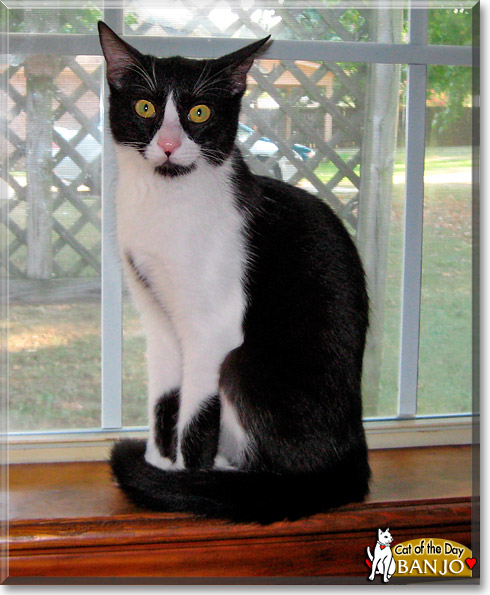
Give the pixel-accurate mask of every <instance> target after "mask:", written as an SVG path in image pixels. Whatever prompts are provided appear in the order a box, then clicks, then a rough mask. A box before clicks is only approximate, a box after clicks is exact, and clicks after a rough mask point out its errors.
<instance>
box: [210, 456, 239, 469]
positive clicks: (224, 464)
mask: <svg viewBox="0 0 490 595" xmlns="http://www.w3.org/2000/svg"><path fill="white" fill-rule="evenodd" d="M214 468H215V469H222V470H224V471H235V470H236V467H233V465H232V464H231V463H230V462H229V461H228V459H227V458H226V457H224V456H223V455H217V456H216V458H215V459H214Z"/></svg>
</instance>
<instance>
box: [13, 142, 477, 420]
mask: <svg viewBox="0 0 490 595" xmlns="http://www.w3.org/2000/svg"><path fill="white" fill-rule="evenodd" d="M342 157H343V158H347V159H348V157H349V151H346V152H345V154H343V155H342ZM403 159H404V155H403V152H401V151H400V152H398V154H397V158H396V162H395V175H394V189H393V204H392V217H391V229H390V245H389V268H388V278H387V288H386V300H385V310H384V311H385V324H384V336H383V361H382V366H381V384H380V389H379V405H378V411H379V412H380V414H382V415H394V414H396V405H397V398H398V397H397V392H398V388H397V385H398V352H399V340H400V336H399V323H400V291H401V263H402V239H403V237H402V235H403V201H404V162H403ZM330 167H331V166H329V165H328V164H327V165H324V166H321V167H320V168H318V170H317V175H318V176H319V177H320V178H321V179H322V180H323V181H326V180H327V179H328V177H329V176H330V175H331V174H332V173H333V169H332V172H330V169H329V168H330ZM470 182H471V147H457V148H444V149H441V148H438V149H433V148H429V149H428V151H427V159H426V195H425V211H424V246H423V249H424V261H423V266H424V274H423V286H422V312H421V342H420V373H419V412H420V413H423V414H429V413H444V412H452V413H457V412H465V411H469V410H470V409H471V246H472V236H471V185H470ZM66 216H67V217H69V216H70V212H69V210H67V215H66ZM19 223H20V222H19ZM9 334H10V339H9V340H10V362H9V365H10V386H9V388H10V399H9V400H10V411H9V422H10V429H11V430H42V429H65V428H72V429H73V428H89V427H98V426H99V424H100V387H101V382H100V353H101V351H100V304H98V303H77V304H70V305H68V304H66V305H43V306H41V305H39V306H20V305H15V304H12V305H11V308H10V320H9ZM123 362H124V364H123V387H124V389H123V393H124V394H123V404H124V409H123V419H124V424H125V425H128V426H137V425H143V424H145V423H146V397H145V392H146V388H145V387H146V370H145V355H144V337H143V334H142V332H141V329H140V326H139V323H138V320H137V316H136V313H135V312H134V309H133V308H132V306H131V305H130V303H125V307H124V356H123Z"/></svg>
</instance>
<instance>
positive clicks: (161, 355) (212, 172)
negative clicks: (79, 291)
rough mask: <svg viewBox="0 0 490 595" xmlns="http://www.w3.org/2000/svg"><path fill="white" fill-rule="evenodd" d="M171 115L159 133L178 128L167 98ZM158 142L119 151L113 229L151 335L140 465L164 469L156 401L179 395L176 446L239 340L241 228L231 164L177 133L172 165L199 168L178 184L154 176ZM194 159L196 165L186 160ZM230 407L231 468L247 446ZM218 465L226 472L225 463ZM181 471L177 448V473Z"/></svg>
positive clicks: (225, 418) (225, 419)
mask: <svg viewBox="0 0 490 595" xmlns="http://www.w3.org/2000/svg"><path fill="white" fill-rule="evenodd" d="M167 108H168V109H169V111H168V113H167V114H166V115H165V120H167V118H168V120H167V122H166V121H165V120H164V125H167V124H168V123H170V124H172V125H175V124H176V122H175V113H176V110H175V106H173V101H172V100H171V98H169V100H168V103H167ZM172 110H173V111H174V112H175V113H173V111H172ZM157 134H158V133H157ZM156 136H157V135H155V138H156ZM155 138H154V139H153V140H152V141H151V143H150V145H149V147H148V151H147V152H148V155H147V156H148V158H145V157H143V156H142V155H140V154H139V153H138V152H137V151H136V150H134V149H132V148H130V147H126V146H122V145H118V146H117V147H116V151H117V155H118V160H119V172H120V174H119V187H118V192H117V225H118V240H119V247H120V251H121V255H122V259H123V262H124V263H125V269H126V273H127V278H128V282H129V286H130V289H131V291H132V294H133V298H134V301H135V303H136V306H137V308H138V309H139V312H140V314H141V318H142V322H143V326H144V328H145V331H146V336H147V350H148V354H147V355H148V373H149V413H150V438H149V441H148V447H147V453H146V458H147V460H148V462H149V463H151V464H153V465H156V466H158V467H161V468H168V467H169V466H170V461H168V460H166V459H164V458H163V457H162V456H161V455H160V453H159V452H158V449H157V448H156V446H155V444H154V441H153V425H154V422H153V412H154V407H155V402H156V400H157V399H158V398H159V397H160V396H162V394H164V393H165V392H168V391H170V390H172V389H175V388H179V387H180V389H181V406H180V412H179V421H178V438H179V439H178V442H180V438H181V436H182V432H183V430H184V428H185V427H186V425H187V424H188V423H189V422H190V420H192V418H193V417H194V416H195V415H196V413H197V412H198V411H199V409H200V407H201V406H202V405H203V403H205V402H206V400H207V399H208V398H209V397H210V396H212V395H215V394H217V393H218V378H219V368H220V365H221V363H222V361H223V359H224V357H225V356H226V354H227V353H228V352H229V351H231V350H232V349H234V348H235V347H237V346H239V345H240V344H241V342H242V340H243V337H242V330H241V326H242V319H243V314H244V309H245V295H244V291H243V283H242V280H243V275H244V267H245V260H246V256H245V246H244V236H243V220H242V216H241V215H240V214H239V212H238V211H237V209H236V207H235V205H234V203H233V196H232V192H231V187H230V182H229V176H230V173H231V164H230V163H229V162H227V161H225V162H224V163H223V164H222V165H221V166H218V167H215V166H211V165H209V164H208V163H207V162H206V161H205V160H204V159H203V158H202V157H201V156H200V153H199V147H198V146H197V145H196V144H195V143H194V142H193V141H192V140H191V139H190V138H189V137H187V135H185V133H184V131H183V130H182V145H181V147H180V148H179V149H177V151H175V154H173V155H172V159H174V155H175V163H181V164H183V165H190V163H193V162H195V164H196V167H195V169H194V170H193V171H192V172H191V173H188V174H186V175H183V176H179V177H176V178H166V177H163V176H161V175H159V174H156V173H155V172H154V167H155V165H158V159H156V149H158V150H160V151H161V149H160V148H159V147H158V146H157V145H156V141H155ZM154 141H155V142H154ZM181 148H182V152H181V153H180V154H178V153H179V151H180V149H181ZM151 151H153V152H151ZM191 156H194V157H192V159H193V161H191V162H188V161H187V160H188V159H190V158H191ZM177 159H180V161H177ZM127 254H130V255H131V257H132V259H133V261H134V264H135V265H136V267H137V268H138V269H139V271H140V272H141V273H142V274H143V275H144V276H145V277H146V278H147V279H148V281H149V283H150V285H151V291H149V290H148V289H146V288H145V287H144V286H143V284H142V283H141V281H138V279H137V277H136V275H135V274H134V271H133V270H132V268H131V267H130V266H129V265H128V264H127V262H126V255H127ZM221 398H222V399H225V397H224V396H223V395H222V396H221ZM231 407H232V406H231V405H230V404H229V403H227V406H225V407H224V415H223V420H222V425H224V428H225V430H224V431H223V436H222V438H221V441H220V454H222V453H224V452H226V451H229V452H231V453H232V454H233V459H234V460H237V459H239V458H240V453H239V452H238V451H239V450H240V448H244V445H245V442H246V440H245V439H244V431H243V428H241V426H240V424H239V422H238V419H237V417H236V414H234V413H233V411H232V410H231ZM227 442H230V443H231V444H232V446H231V447H230V448H228V446H227ZM218 462H219V464H220V466H225V465H226V462H224V461H223V458H222V457H221V458H220V459H219V461H218ZM182 466H183V459H182V454H181V452H180V449H178V454H177V467H182Z"/></svg>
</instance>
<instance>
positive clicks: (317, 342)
mask: <svg viewBox="0 0 490 595" xmlns="http://www.w3.org/2000/svg"><path fill="white" fill-rule="evenodd" d="M101 33H102V45H103V47H104V51H105V53H106V56H107V54H108V53H110V52H111V51H112V52H114V51H116V50H117V51H121V50H120V47H119V46H117V43H116V42H115V41H113V37H112V36H111V34H110V33H108V32H107V30H106V29H105V28H104V25H101ZM111 33H112V32H111ZM112 35H113V34H112ZM263 41H265V40H263ZM112 43H114V44H115V45H114V47H115V48H116V50H114V48H112V47H111V44H112ZM262 43H263V42H262ZM260 45H261V43H260V42H258V43H257V44H253V46H248V48H244V49H243V50H240V51H239V52H235V53H234V54H232V55H230V56H226V57H224V58H221V59H219V60H216V61H209V66H208V68H207V70H208V73H207V76H208V77H209V80H211V79H213V77H214V81H215V82H216V81H218V80H219V84H215V85H214V86H213V84H209V85H208V86H206V85H205V86H204V89H205V90H204V92H203V94H202V95H199V97H196V96H195V94H194V92H193V89H195V88H196V81H197V80H198V78H199V77H200V76H201V73H202V72H203V67H202V61H197V60H187V59H184V58H180V57H176V58H169V59H161V60H159V59H155V58H153V57H150V56H143V55H141V54H139V52H137V51H136V50H134V49H133V48H130V47H129V46H128V47H127V48H126V52H127V55H129V56H130V57H131V58H130V59H131V60H134V62H135V64H137V65H138V68H142V69H144V70H145V72H147V73H148V74H152V76H153V75H155V77H156V81H157V86H156V88H155V89H154V91H153V93H154V95H153V96H150V99H153V100H154V103H155V105H157V106H161V105H165V97H166V96H167V94H168V93H169V90H170V89H171V90H172V91H173V93H175V94H177V95H178V104H179V106H181V108H182V110H183V112H187V111H188V109H189V107H191V106H192V105H193V104H195V103H196V101H197V100H198V101H199V102H202V103H207V104H210V105H211V106H212V109H213V112H214V113H216V114H222V113H224V114H226V118H220V117H216V118H215V119H214V120H213V122H210V124H209V126H206V127H202V128H199V127H197V128H196V127H195V126H193V125H192V122H189V121H188V120H185V119H183V120H182V126H183V127H184V128H185V130H186V133H188V134H189V136H190V137H191V138H192V139H193V140H195V142H197V143H199V144H200V145H201V146H202V147H204V148H208V149H209V153H207V155H208V157H209V160H210V162H211V163H214V164H219V163H222V162H223V161H224V160H225V159H231V160H232V162H233V171H234V174H233V176H234V177H233V184H234V189H235V200H236V205H237V209H238V210H239V211H241V212H242V213H243V216H244V218H245V220H246V227H247V228H246V235H247V245H248V250H249V253H250V259H249V265H248V269H247V274H246V279H245V286H246V293H247V296H248V305H247V309H246V312H245V316H244V320H243V335H244V341H243V343H242V344H241V345H240V346H239V347H238V348H236V349H234V350H233V351H231V352H230V353H228V355H227V356H226V358H225V359H224V361H223V363H222V367H221V374H220V390H221V391H222V392H224V393H226V395H227V397H228V398H229V399H230V401H231V402H232V403H233V405H234V406H235V408H236V411H237V414H238V417H239V420H240V422H241V424H242V426H243V428H244V429H245V431H246V432H247V434H248V435H249V436H250V442H251V448H249V449H248V451H247V455H246V458H245V459H244V461H243V462H242V465H241V468H240V470H236V471H235V470H233V471H222V470H216V469H209V470H202V469H185V470H181V471H167V472H165V471H162V470H160V469H157V468H155V467H153V466H151V465H149V464H148V463H146V461H145V458H144V449H145V446H144V443H142V442H137V441H123V442H120V443H118V444H116V446H115V448H114V450H113V452H112V457H111V464H112V468H113V471H114V474H115V476H116V478H117V480H118V482H119V484H120V485H121V487H122V488H123V490H125V492H126V493H127V494H128V495H129V496H130V497H131V499H133V500H134V501H135V502H136V503H138V504H141V505H144V506H147V507H149V508H151V509H153V510H159V511H181V512H191V513H194V514H197V515H200V516H205V517H216V518H225V519H231V520H233V521H247V522H252V521H256V522H261V523H267V522H272V521H276V520H281V519H285V518H287V519H296V518H300V517H303V516H306V515H310V514H313V513H316V512H321V511H326V510H330V509H331V508H333V507H336V506H339V505H342V504H345V503H347V502H352V501H359V500H362V499H363V498H364V497H365V495H366V493H367V492H368V483H369V477H370V470H369V464H368V457H367V447H366V441H365V436H364V431H363V426H362V403H361V373H362V360H363V352H364V346H365V336H366V330H367V325H368V300H367V294H366V287H365V280H364V272H363V268H362V265H361V262H360V259H359V256H358V253H357V250H356V248H355V246H354V243H353V241H352V240H351V238H350V236H349V234H348V232H347V231H346V229H345V228H344V226H343V224H342V223H341V221H340V220H339V218H338V217H337V216H336V215H335V214H334V213H333V211H332V210H331V209H330V208H329V207H328V206H327V205H326V204H325V203H324V202H323V201H322V200H320V199H319V198H317V197H314V196H312V195H310V194H308V193H307V192H305V191H303V190H300V189H298V188H295V187H292V186H290V185H288V184H286V183H284V182H280V181H277V180H273V179H269V178H266V177H260V176H255V175H253V174H252V173H251V172H250V170H249V169H248V167H247V165H246V164H245V163H244V161H243V159H242V156H241V154H240V152H239V150H238V148H237V147H236V146H235V137H236V132H237V125H238V115H239V111H240V100H241V97H242V96H243V93H244V90H245V77H246V73H247V71H248V69H249V68H250V65H251V61H252V60H253V57H254V56H255V55H256V53H257V52H258V50H259V47H260ZM123 54H124V52H122V54H121V55H123ZM126 59H127V58H126ZM123 62H124V60H122V58H121V64H122V66H121V68H120V69H119V70H118V68H117V63H116V62H114V60H113V64H112V67H111V68H108V80H109V84H110V87H111V98H110V121H111V129H112V133H113V136H114V139H115V140H116V142H119V143H123V144H124V143H135V142H136V143H140V146H142V147H144V146H145V144H146V143H148V142H149V140H150V139H151V138H152V136H153V135H154V134H155V131H156V130H157V129H158V126H159V124H160V123H161V121H162V118H163V114H162V113H157V116H156V118H154V119H152V120H150V121H145V120H142V119H141V118H140V119H139V120H138V119H137V118H134V115H133V113H132V112H133V104H134V100H135V98H137V97H139V96H140V95H141V90H138V87H140V86H141V84H142V83H141V78H142V77H141V76H140V75H139V74H138V72H137V69H136V70H135V69H134V68H133V69H127V68H123V66H124V64H123ZM157 109H158V108H157ZM159 173H161V174H162V175H185V173H186V172H182V171H174V172H165V171H161V172H159ZM174 398H176V397H175V396H174ZM167 417H168V416H167ZM216 419H217V422H216V423H219V415H218V417H217V418H216ZM170 431H172V432H174V428H170ZM174 438H175V436H174V435H173V434H172V440H173V439H174ZM169 440H170V438H169Z"/></svg>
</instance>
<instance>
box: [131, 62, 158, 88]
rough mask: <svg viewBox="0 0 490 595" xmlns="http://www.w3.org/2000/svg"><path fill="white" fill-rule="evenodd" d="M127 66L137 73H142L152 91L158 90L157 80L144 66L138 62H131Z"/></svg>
mask: <svg viewBox="0 0 490 595" xmlns="http://www.w3.org/2000/svg"><path fill="white" fill-rule="evenodd" d="M127 68H128V70H132V71H133V72H135V73H136V74H139V75H141V76H142V78H143V79H144V80H145V81H146V82H147V83H148V86H149V90H150V91H152V92H153V93H156V92H157V86H156V82H155V81H153V80H152V79H151V77H150V75H149V74H148V73H147V72H146V70H145V69H144V68H143V67H142V66H140V65H139V64H137V63H136V62H131V63H130V64H129V65H128V67H127Z"/></svg>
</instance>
